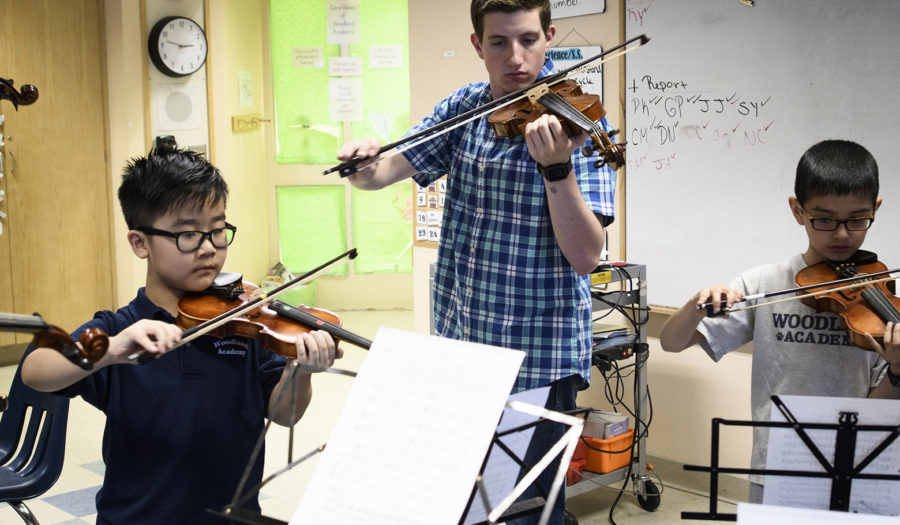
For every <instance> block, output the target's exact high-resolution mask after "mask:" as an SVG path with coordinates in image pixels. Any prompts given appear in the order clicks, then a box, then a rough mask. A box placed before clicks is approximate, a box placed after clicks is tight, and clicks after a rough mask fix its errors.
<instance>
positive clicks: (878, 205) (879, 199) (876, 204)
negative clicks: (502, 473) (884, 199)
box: [874, 197, 881, 211]
mask: <svg viewBox="0 0 900 525" xmlns="http://www.w3.org/2000/svg"><path fill="white" fill-rule="evenodd" d="M880 207H881V197H878V198H877V199H875V210H874V211H878V208H880Z"/></svg>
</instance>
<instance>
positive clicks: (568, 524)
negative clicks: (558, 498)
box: [563, 509, 578, 525]
mask: <svg viewBox="0 0 900 525" xmlns="http://www.w3.org/2000/svg"><path fill="white" fill-rule="evenodd" d="M563 523H564V524H565V525H578V518H576V517H575V515H574V514H572V513H571V512H569V509H566V513H565V514H564V515H563Z"/></svg>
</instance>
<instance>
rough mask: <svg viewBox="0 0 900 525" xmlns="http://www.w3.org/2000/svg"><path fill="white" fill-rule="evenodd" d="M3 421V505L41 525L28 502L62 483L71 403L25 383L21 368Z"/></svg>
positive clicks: (0, 482) (0, 493)
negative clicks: (7, 504)
mask: <svg viewBox="0 0 900 525" xmlns="http://www.w3.org/2000/svg"><path fill="white" fill-rule="evenodd" d="M8 402H9V406H8V408H7V409H6V411H5V412H3V414H2V417H0V502H4V501H5V502H6V503H9V505H10V506H11V507H12V508H13V509H15V511H16V512H17V513H18V514H19V516H21V517H22V519H23V520H24V521H25V523H28V524H32V525H39V524H38V521H37V519H36V518H35V517H34V515H33V514H32V513H31V510H30V509H29V508H28V507H27V506H26V505H25V500H28V499H32V498H36V497H38V496H40V495H41V494H43V493H45V492H47V490H49V489H50V487H52V486H53V484H54V483H56V480H57V479H59V474H60V472H62V466H63V458H64V457H65V453H66V423H67V420H68V417H69V400H68V399H66V398H63V397H59V396H55V395H53V394H48V393H44V392H38V391H37V390H33V389H31V388H29V387H27V386H25V385H24V384H23V383H22V378H21V363H20V365H19V368H17V369H16V375H15V377H14V378H13V382H12V386H10V389H9V396H8Z"/></svg>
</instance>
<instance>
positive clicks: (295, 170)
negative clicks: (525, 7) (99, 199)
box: [106, 0, 750, 465]
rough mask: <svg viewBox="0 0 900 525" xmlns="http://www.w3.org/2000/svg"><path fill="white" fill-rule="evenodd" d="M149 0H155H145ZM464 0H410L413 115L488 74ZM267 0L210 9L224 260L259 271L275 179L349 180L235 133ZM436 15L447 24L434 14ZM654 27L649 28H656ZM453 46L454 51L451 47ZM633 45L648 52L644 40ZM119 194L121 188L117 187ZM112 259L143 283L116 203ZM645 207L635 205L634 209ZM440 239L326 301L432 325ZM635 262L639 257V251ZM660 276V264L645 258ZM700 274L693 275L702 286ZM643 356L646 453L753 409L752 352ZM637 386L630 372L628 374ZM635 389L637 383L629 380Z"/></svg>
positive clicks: (255, 134) (130, 53) (274, 255)
mask: <svg viewBox="0 0 900 525" xmlns="http://www.w3.org/2000/svg"><path fill="white" fill-rule="evenodd" d="M148 1H150V0H148ZM136 4H138V3H137V2H134V1H131V0H106V25H107V55H108V60H109V63H108V71H109V87H108V89H109V104H110V108H109V114H110V163H109V164H110V166H111V173H110V176H111V177H112V180H113V184H112V187H113V188H114V189H115V188H118V180H119V172H120V170H121V166H123V165H124V163H125V161H126V160H127V159H128V158H129V157H131V156H134V155H141V154H144V153H145V152H146V148H147V145H148V141H147V139H146V138H145V136H144V131H143V130H144V129H145V123H144V119H145V111H144V106H143V104H144V102H143V100H144V94H143V92H144V89H145V88H144V85H145V82H144V80H143V76H142V75H143V74H145V73H144V72H143V71H144V70H143V68H144V67H146V60H147V59H146V52H145V43H144V42H145V41H144V36H143V35H144V32H143V30H142V27H144V25H143V24H142V21H141V14H140V8H139V6H138V5H136ZM623 4H624V0H607V12H606V13H603V14H598V15H591V16H587V17H579V18H574V19H563V20H559V21H558V22H557V23H556V25H557V35H558V36H559V37H560V38H562V37H564V36H565V35H566V34H568V33H569V31H570V30H571V29H572V28H573V27H574V28H577V31H578V33H579V34H580V35H581V36H582V37H584V39H586V40H587V42H585V41H580V39H579V38H578V35H576V34H574V33H573V34H572V35H570V36H569V37H568V38H567V39H566V42H565V44H566V45H580V44H600V45H602V46H604V47H605V48H608V47H611V46H613V45H615V44H618V43H619V42H621V41H622V40H623V39H624V38H623V36H624V32H623V30H622V27H623V26H624V18H623V17H624V11H623ZM468 5H469V1H468V0H444V1H442V2H431V1H422V0H410V2H409V24H410V71H411V74H410V76H411V78H410V84H411V88H412V89H411V92H412V99H411V117H412V119H413V120H416V119H418V118H421V117H422V116H423V115H425V114H427V113H428V112H429V111H430V110H431V107H432V105H433V104H434V103H435V102H437V101H438V100H440V99H441V98H443V97H444V96H446V95H447V94H448V93H449V92H450V91H451V90H452V89H454V88H456V87H458V86H460V85H462V84H463V83H465V82H469V81H475V80H483V79H484V78H485V72H484V67H483V64H482V63H481V61H480V60H479V59H478V57H477V56H476V55H475V53H474V51H473V49H472V47H471V44H470V42H469V34H470V33H471V27H470V22H469V19H468ZM267 9H268V2H267V1H266V0H216V1H214V2H209V4H208V8H207V33H208V37H209V45H210V59H209V71H208V75H209V79H210V86H211V88H210V90H209V95H210V127H211V129H210V145H211V158H212V159H213V161H214V162H215V163H216V165H217V166H218V167H219V168H220V169H221V170H222V172H223V173H224V174H225V177H226V178H227V180H228V182H229V185H230V186H231V201H230V203H229V211H228V214H229V218H230V219H232V220H233V221H234V222H235V223H236V224H238V225H239V227H240V231H239V234H238V237H237V238H236V240H235V243H234V245H233V246H232V249H231V250H230V253H229V261H228V265H227V269H228V270H231V271H240V272H243V273H244V274H245V276H247V277H248V278H255V279H258V278H259V277H253V276H261V275H262V274H264V273H265V271H266V269H267V268H269V267H270V266H271V265H272V264H274V263H275V262H276V261H277V260H278V245H277V238H276V231H275V230H276V229H275V187H276V186H277V185H282V184H346V183H345V182H344V181H341V180H339V178H337V177H334V178H323V177H322V176H321V171H322V169H323V168H326V167H328V166H309V165H279V164H275V163H274V161H273V159H274V150H275V141H274V131H273V128H272V126H271V125H269V124H264V125H263V127H262V129H261V130H258V131H252V132H245V133H237V134H236V133H232V131H231V116H232V115H237V114H243V113H249V112H258V113H261V114H262V115H263V116H264V117H266V118H271V115H272V114H273V111H272V100H271V86H270V85H269V78H270V77H271V70H270V65H269V59H268V53H269V50H268V38H267V36H266V35H267V34H268V21H267V17H268V13H267ZM435 20H439V21H440V24H438V25H436V24H435ZM650 36H651V38H652V35H650ZM446 51H453V53H452V56H448V55H450V53H445V52H446ZM634 52H640V53H644V52H648V53H649V52H652V41H651V44H650V45H649V46H646V47H645V48H641V49H639V50H637V51H634ZM238 71H249V72H250V73H251V74H252V78H253V108H252V109H250V110H248V108H243V107H240V106H239V102H238V95H237V89H238ZM623 71H624V62H623V61H622V60H617V61H614V62H610V63H608V64H607V65H605V66H604V107H605V108H606V109H607V111H608V118H609V119H610V121H611V122H613V123H618V124H619V125H620V126H621V125H622V124H623V120H622V119H623V101H624V94H623V92H622V90H621V89H620V87H621V82H622V81H621V79H622V74H623ZM623 195H624V175H623V174H622V173H620V174H619V185H618V191H617V220H616V222H615V223H614V225H613V226H612V227H611V228H610V229H609V232H608V234H609V239H610V251H611V257H612V258H614V259H616V258H620V257H622V254H623V253H624V250H623V249H622V248H621V246H620V244H621V242H620V241H621V240H622V234H621V233H622V231H623V225H624V221H625V214H624V199H623ZM110 198H111V199H115V196H114V194H113V195H110ZM115 209H116V210H117V212H116V220H115V239H116V252H115V253H116V261H115V262H116V267H117V269H118V301H119V304H125V303H127V302H128V301H129V300H130V299H131V298H132V297H133V295H134V292H135V290H136V288H137V287H138V286H140V285H141V284H142V283H143V280H144V272H145V266H144V265H143V262H142V261H140V260H138V259H137V258H135V257H134V256H133V255H132V253H131V251H130V249H128V247H127V245H126V243H125V242H124V239H125V224H124V221H123V220H122V218H121V213H120V212H118V204H117V203H116V204H115ZM630 212H631V213H640V210H630ZM435 252H436V250H433V249H429V248H414V250H413V263H414V273H413V274H412V275H409V274H399V275H397V274H386V275H364V276H352V277H351V278H321V279H320V280H319V283H318V295H319V305H320V306H323V307H326V308H332V309H343V308H409V307H412V306H413V305H414V309H415V322H416V329H417V330H418V331H422V332H427V331H428V326H429V310H428V308H429V307H428V304H429V303H428V265H429V263H431V262H433V261H434V259H435V255H436V254H435ZM633 262H640V261H633ZM648 274H649V277H650V280H649V283H648V285H649V286H653V281H652V278H653V269H652V268H650V269H648ZM699 284H701V283H698V286H699ZM662 319H664V317H660V316H654V326H652V327H651V335H654V334H656V333H658V325H659V323H660V322H661V320H662ZM650 343H651V357H650V360H649V363H648V370H649V385H650V388H651V395H652V400H653V422H652V426H651V429H650V438H649V440H648V449H649V452H650V454H652V455H656V456H661V457H664V458H667V459H672V460H675V461H680V462H686V463H697V464H703V463H706V462H707V461H708V460H709V427H710V420H711V419H712V418H713V417H721V418H731V419H746V418H748V417H749V378H750V364H749V363H750V355H749V354H748V353H735V354H732V355H729V356H727V357H726V358H725V359H723V360H722V362H720V363H713V362H712V361H711V360H710V359H709V358H708V357H706V356H705V354H703V353H702V352H701V351H700V350H699V349H696V348H694V349H690V350H687V351H686V352H684V353H682V354H675V355H673V354H666V353H664V352H662V351H661V349H660V348H659V345H658V341H657V340H656V339H651V341H650ZM601 381H602V379H601V378H600V376H599V374H595V379H594V382H593V386H592V388H591V389H590V390H588V391H587V392H585V393H583V395H582V396H581V397H580V402H581V403H582V404H584V405H591V406H595V407H598V408H601V407H604V406H605V405H606V402H605V401H604V395H603V388H602V387H603V385H602V384H601ZM626 384H627V385H630V382H627V383H626ZM628 388H630V386H629V387H628ZM748 457H749V435H746V436H743V435H742V436H737V437H736V438H735V439H734V440H733V441H731V442H730V443H729V444H726V445H725V447H724V449H723V451H722V459H723V460H724V461H727V462H732V464H738V465H743V464H746V462H747V458H748Z"/></svg>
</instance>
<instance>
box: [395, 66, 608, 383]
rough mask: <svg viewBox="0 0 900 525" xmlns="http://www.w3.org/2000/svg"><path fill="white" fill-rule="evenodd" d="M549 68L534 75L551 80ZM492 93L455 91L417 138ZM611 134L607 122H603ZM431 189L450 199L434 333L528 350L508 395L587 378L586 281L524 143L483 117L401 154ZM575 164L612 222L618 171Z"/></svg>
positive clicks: (480, 86)
mask: <svg viewBox="0 0 900 525" xmlns="http://www.w3.org/2000/svg"><path fill="white" fill-rule="evenodd" d="M553 72H554V70H553V64H552V62H550V61H547V63H546V64H544V68H543V69H542V71H541V74H540V76H541V77H544V76H547V75H549V74H552V73H553ZM491 99H492V96H491V92H490V86H489V85H488V84H487V83H485V82H479V83H475V84H469V85H467V86H464V87H462V88H461V89H459V90H458V91H455V92H454V93H452V94H451V95H450V96H449V97H448V98H446V99H445V100H443V101H441V102H440V103H439V104H438V105H437V106H435V108H434V113H433V114H432V115H430V116H428V117H426V118H425V119H424V120H423V121H422V123H421V124H419V125H418V126H416V127H414V128H413V129H412V130H410V132H409V133H415V132H417V131H419V130H422V129H425V128H428V127H430V126H432V125H434V124H436V123H438V122H441V121H443V120H446V119H449V118H451V117H454V116H455V115H458V114H460V113H463V112H466V111H468V110H470V109H473V108H475V107H478V106H480V105H482V104H485V103H487V102H490V101H491ZM601 125H602V126H603V128H604V129H609V124H608V123H607V122H606V119H603V120H602V121H601ZM403 154H404V156H405V157H406V158H407V160H409V162H410V163H411V164H412V165H413V166H414V167H415V169H416V170H418V171H419V173H418V174H417V175H416V176H415V177H414V180H415V181H416V183H418V184H419V185H420V186H427V185H428V184H430V183H431V182H433V181H435V180H437V179H438V178H440V177H442V176H443V175H445V174H448V175H449V176H448V177H447V199H446V201H445V206H444V217H443V222H442V227H441V240H440V244H439V246H438V259H437V268H436V272H435V276H434V322H435V331H436V333H437V334H438V335H441V336H443V337H449V338H452V339H460V340H464V341H474V342H478V343H484V344H489V345H494V346H501V347H505V348H513V349H517V350H524V351H525V353H526V356H525V361H524V363H523V364H522V368H521V370H520V371H519V377H518V379H517V380H516V384H515V387H514V389H513V390H514V391H520V390H527V389H531V388H536V387H539V386H543V385H546V384H547V383H550V382H552V381H555V380H557V379H560V378H563V377H566V376H569V375H572V374H580V375H581V376H582V377H583V378H584V379H585V380H588V379H589V378H590V370H591V297H590V279H589V277H580V276H578V274H576V273H575V271H574V270H573V269H572V267H571V265H569V263H568V261H566V259H565V257H564V256H563V254H562V251H560V249H559V245H558V244H557V242H556V237H555V236H554V234H553V228H552V226H551V224H550V212H549V208H548V205H547V198H546V195H545V193H544V191H545V190H544V183H543V180H542V178H541V175H540V174H539V173H538V172H537V164H536V161H535V160H534V159H533V158H531V155H530V154H529V153H528V146H527V145H526V144H525V140H524V138H523V137H521V136H519V137H516V138H515V139H506V138H499V137H496V136H495V134H494V131H493V129H492V128H491V125H490V124H489V123H488V121H487V117H486V116H485V117H481V118H479V119H477V120H475V121H473V122H471V123H469V124H466V125H465V126H461V127H458V128H456V129H454V130H452V131H450V132H449V133H445V134H444V135H442V136H440V137H438V138H435V139H432V140H430V141H428V142H425V143H423V144H420V145H418V146H416V147H413V148H410V149H408V150H405V151H404V152H403ZM572 160H573V162H574V166H575V175H576V176H577V178H578V184H579V187H580V188H581V193H582V196H583V197H584V200H585V202H587V204H588V206H589V207H590V208H591V209H592V210H593V211H594V212H595V213H599V214H601V215H604V216H605V218H606V220H605V222H606V224H608V223H610V222H612V218H613V216H614V210H613V204H614V195H615V181H616V178H615V172H613V171H611V170H610V169H609V168H607V167H603V168H601V169H600V170H599V171H598V170H597V169H596V168H594V167H593V162H594V161H596V160H597V156H596V155H594V156H593V157H590V158H586V157H583V156H582V155H581V153H580V150H579V151H576V152H575V153H574V154H573V156H572Z"/></svg>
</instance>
